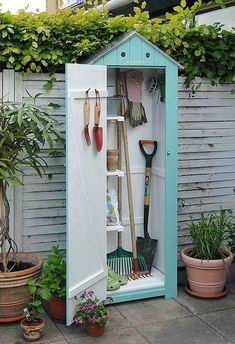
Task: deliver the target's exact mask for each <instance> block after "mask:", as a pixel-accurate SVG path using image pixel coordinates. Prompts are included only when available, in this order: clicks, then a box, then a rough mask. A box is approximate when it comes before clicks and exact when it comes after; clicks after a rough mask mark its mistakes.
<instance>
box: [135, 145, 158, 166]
mask: <svg viewBox="0 0 235 344" xmlns="http://www.w3.org/2000/svg"><path fill="white" fill-rule="evenodd" d="M144 145H152V146H153V151H152V153H151V154H148V153H147V152H146V151H145V150H144ZM139 146H140V150H141V152H142V154H143V155H144V157H145V159H146V165H145V166H146V167H151V166H152V160H153V157H154V155H155V154H156V152H157V141H154V140H139Z"/></svg>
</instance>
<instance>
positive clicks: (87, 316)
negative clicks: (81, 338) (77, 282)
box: [74, 291, 112, 337]
mask: <svg viewBox="0 0 235 344" xmlns="http://www.w3.org/2000/svg"><path fill="white" fill-rule="evenodd" d="M75 300H78V304H77V306H76V312H75V316H74V321H75V323H76V324H77V325H85V326H86V330H87V333H88V335H89V336H91V337H100V336H103V334H104V329H105V324H106V321H107V320H108V313H107V311H106V309H105V305H104V301H102V300H100V299H99V298H98V297H97V296H95V293H94V292H93V291H85V292H83V293H82V295H81V296H80V297H79V298H77V297H75ZM107 300H108V301H109V302H112V299H111V298H110V297H109V298H107Z"/></svg>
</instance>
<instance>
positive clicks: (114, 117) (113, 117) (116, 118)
mask: <svg viewBox="0 0 235 344" xmlns="http://www.w3.org/2000/svg"><path fill="white" fill-rule="evenodd" d="M124 119H125V117H124V116H117V115H110V116H107V121H118V122H123V121H124Z"/></svg>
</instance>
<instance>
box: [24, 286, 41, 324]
mask: <svg viewBox="0 0 235 344" xmlns="http://www.w3.org/2000/svg"><path fill="white" fill-rule="evenodd" d="M27 288H28V291H29V295H30V296H31V300H30V301H28V307H27V308H24V310H23V316H24V318H25V320H26V321H27V323H34V322H37V317H38V315H39V314H41V313H43V312H44V308H43V305H42V301H41V285H40V283H39V282H38V281H37V280H29V281H28V282H27Z"/></svg>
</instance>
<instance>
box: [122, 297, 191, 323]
mask: <svg viewBox="0 0 235 344" xmlns="http://www.w3.org/2000/svg"><path fill="white" fill-rule="evenodd" d="M116 309H117V310H118V311H119V312H120V313H121V314H122V315H123V316H124V317H125V318H126V319H127V320H128V321H129V322H130V323H131V324H132V325H134V326H138V325H140V324H142V325H143V324H150V323H156V322H160V321H164V320H169V319H175V318H182V317H187V316H191V313H190V312H189V311H188V310H186V309H185V308H184V307H183V306H181V305H180V304H178V303H177V302H176V301H175V300H174V299H169V300H167V299H164V298H154V299H148V300H145V301H135V302H127V303H124V304H119V305H117V306H116Z"/></svg>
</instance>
